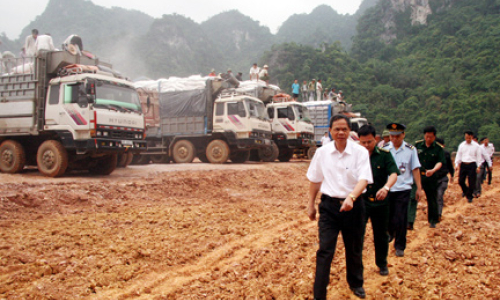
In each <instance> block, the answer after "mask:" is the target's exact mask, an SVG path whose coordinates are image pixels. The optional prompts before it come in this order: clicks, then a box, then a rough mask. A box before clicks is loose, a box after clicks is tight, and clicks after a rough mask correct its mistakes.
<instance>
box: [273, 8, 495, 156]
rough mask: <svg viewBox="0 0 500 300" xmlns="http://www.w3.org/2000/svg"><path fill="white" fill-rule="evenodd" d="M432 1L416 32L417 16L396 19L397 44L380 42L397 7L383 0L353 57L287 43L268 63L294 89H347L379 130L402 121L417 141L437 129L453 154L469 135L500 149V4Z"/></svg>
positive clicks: (366, 20) (370, 14)
mask: <svg viewBox="0 0 500 300" xmlns="http://www.w3.org/2000/svg"><path fill="white" fill-rule="evenodd" d="M429 2H430V3H431V7H433V14H431V15H429V17H428V19H427V25H417V26H412V25H411V21H410V19H409V11H405V12H401V13H399V14H397V15H396V20H397V22H396V32H397V37H396V39H394V40H392V41H391V42H390V43H386V42H384V41H383V40H382V39H381V37H380V34H381V33H382V31H383V26H384V23H383V17H384V15H383V13H382V11H383V10H384V9H386V8H387V6H388V5H390V1H389V0H381V1H380V3H379V4H378V5H377V6H376V7H374V8H372V9H370V10H368V11H367V13H366V14H365V15H364V16H363V17H362V18H361V19H360V22H359V25H358V33H359V34H358V35H357V37H356V38H355V40H354V44H353V49H352V53H350V54H346V53H345V52H343V51H342V50H341V48H340V47H338V46H335V45H333V46H328V47H326V48H324V49H313V48H309V47H303V46H298V45H295V44H283V45H280V46H275V47H274V48H273V50H272V51H270V52H268V53H266V56H265V58H264V59H263V60H264V61H268V60H271V59H272V61H273V63H274V64H273V67H274V68H275V69H274V70H273V74H274V79H275V80H277V81H278V82H279V83H280V84H281V85H282V86H285V87H286V88H287V89H289V85H290V84H291V82H292V81H291V80H292V78H297V79H299V80H300V81H302V80H304V79H308V80H310V79H312V78H316V79H318V78H320V79H323V81H324V83H323V86H324V87H332V86H334V87H336V88H340V89H342V90H343V91H344V93H345V94H346V96H347V101H348V102H351V103H353V104H354V107H355V109H357V110H359V111H361V112H362V113H363V114H364V115H365V116H367V118H368V119H369V121H370V122H372V123H373V124H374V125H375V126H376V127H377V129H379V130H381V129H382V128H383V126H384V125H385V124H387V123H389V122H393V121H396V122H401V123H404V124H406V125H407V126H408V134H407V136H408V138H409V140H410V141H413V140H415V139H420V138H421V137H422V134H421V131H422V129H423V127H424V126H426V125H431V124H432V125H435V126H436V127H437V129H438V131H439V134H438V135H440V136H442V137H444V138H445V139H446V143H447V146H450V147H456V146H457V145H458V143H459V142H460V141H462V140H463V132H464V130H466V129H471V130H473V131H474V132H476V133H478V135H479V137H482V136H486V135H487V136H488V137H489V138H490V140H492V141H493V142H494V143H496V144H497V145H499V144H500V126H499V124H500V110H499V109H500V95H499V92H500V67H499V66H500V56H499V55H498V49H500V1H495V0H474V1H473V0H460V1H453V3H452V5H451V6H447V7H444V8H443V3H444V2H445V1H441V0H436V1H429ZM448 4H449V3H448Z"/></svg>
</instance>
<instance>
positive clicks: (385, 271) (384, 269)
mask: <svg viewBox="0 0 500 300" xmlns="http://www.w3.org/2000/svg"><path fill="white" fill-rule="evenodd" d="M380 275H382V276H387V275H389V269H388V268H387V266H385V267H382V268H380Z"/></svg>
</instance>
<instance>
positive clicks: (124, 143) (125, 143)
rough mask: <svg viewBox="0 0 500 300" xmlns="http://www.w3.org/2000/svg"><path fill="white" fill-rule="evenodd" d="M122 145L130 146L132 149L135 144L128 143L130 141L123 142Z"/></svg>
mask: <svg viewBox="0 0 500 300" xmlns="http://www.w3.org/2000/svg"><path fill="white" fill-rule="evenodd" d="M122 145H123V146H130V147H132V146H133V145H134V142H132V141H128V140H123V141H122Z"/></svg>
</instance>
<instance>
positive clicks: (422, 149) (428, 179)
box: [408, 126, 446, 228]
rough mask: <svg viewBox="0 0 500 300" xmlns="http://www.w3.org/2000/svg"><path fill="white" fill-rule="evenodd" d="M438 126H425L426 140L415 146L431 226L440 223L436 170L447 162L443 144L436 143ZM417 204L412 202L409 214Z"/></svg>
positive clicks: (415, 208)
mask: <svg viewBox="0 0 500 300" xmlns="http://www.w3.org/2000/svg"><path fill="white" fill-rule="evenodd" d="M436 132H437V131H436V128H435V127H434V126H427V127H425V128H424V140H420V141H417V142H416V143H415V147H416V148H417V152H418V159H419V160H420V164H421V167H420V177H421V178H422V188H423V190H424V192H425V195H426V196H427V219H428V221H429V226H430V227H431V228H435V227H436V224H437V223H439V208H438V202H437V189H438V179H439V178H437V176H436V175H435V173H436V171H437V170H439V169H440V168H441V166H442V165H443V164H445V163H446V160H445V156H444V150H443V146H442V145H440V144H438V143H436ZM416 210H417V205H413V204H412V203H410V206H409V209H408V215H414V214H415V212H416Z"/></svg>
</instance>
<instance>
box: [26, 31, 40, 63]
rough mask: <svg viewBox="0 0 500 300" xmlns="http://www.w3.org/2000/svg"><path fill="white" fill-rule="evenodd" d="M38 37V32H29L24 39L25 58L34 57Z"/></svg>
mask: <svg viewBox="0 0 500 300" xmlns="http://www.w3.org/2000/svg"><path fill="white" fill-rule="evenodd" d="M37 37H38V30H37V29H33V30H31V35H28V36H27V37H26V40H25V41H24V49H25V51H26V57H33V56H35V55H36V45H35V43H36V39H37Z"/></svg>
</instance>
